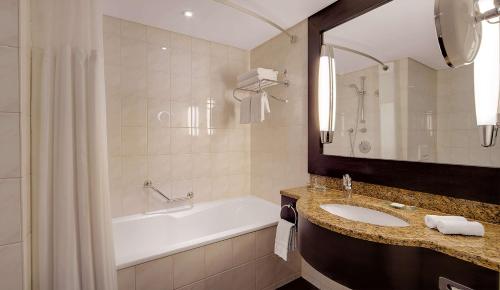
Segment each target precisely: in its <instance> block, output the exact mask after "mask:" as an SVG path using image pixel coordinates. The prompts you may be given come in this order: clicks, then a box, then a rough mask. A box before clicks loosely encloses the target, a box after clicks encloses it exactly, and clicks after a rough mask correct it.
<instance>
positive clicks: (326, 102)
mask: <svg viewBox="0 0 500 290" xmlns="http://www.w3.org/2000/svg"><path fill="white" fill-rule="evenodd" d="M336 106H337V88H336V83H335V59H334V57H333V46H332V45H326V44H323V45H322V46H321V54H320V59H319V74H318V115H319V130H320V136H321V143H323V144H328V143H332V142H333V133H334V132H335V117H336V116H335V115H336V111H337V110H336Z"/></svg>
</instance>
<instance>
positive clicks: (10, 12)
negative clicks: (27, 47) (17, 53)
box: [0, 0, 19, 46]
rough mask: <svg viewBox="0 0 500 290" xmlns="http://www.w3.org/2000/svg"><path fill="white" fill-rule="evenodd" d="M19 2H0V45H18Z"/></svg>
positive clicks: (6, 0)
mask: <svg viewBox="0 0 500 290" xmlns="http://www.w3.org/2000/svg"><path fill="white" fill-rule="evenodd" d="M18 30H19V0H2V1H1V2H0V45H10V46H18V45H19V32H18Z"/></svg>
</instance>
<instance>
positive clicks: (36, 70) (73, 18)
mask: <svg viewBox="0 0 500 290" xmlns="http://www.w3.org/2000/svg"><path fill="white" fill-rule="evenodd" d="M100 1H101V0H36V1H32V2H31V3H32V37H33V54H32V129H33V130H32V137H33V149H32V169H33V173H32V184H33V190H32V195H33V201H32V209H33V218H32V220H33V246H32V249H33V255H32V256H33V261H32V265H33V267H32V268H33V289H40V290H116V289H117V286H116V268H115V260H114V249H113V241H112V227H111V214H110V205H109V185H108V171H107V142H106V138H107V137H106V98H105V88H104V65H103V47H102V37H103V36H102V8H101V3H100Z"/></svg>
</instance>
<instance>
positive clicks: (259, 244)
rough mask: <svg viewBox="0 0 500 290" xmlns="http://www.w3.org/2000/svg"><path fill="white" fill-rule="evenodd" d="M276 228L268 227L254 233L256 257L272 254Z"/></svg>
mask: <svg viewBox="0 0 500 290" xmlns="http://www.w3.org/2000/svg"><path fill="white" fill-rule="evenodd" d="M275 238H276V227H275V226H273V227H269V228H266V229H263V230H260V231H257V232H256V233H255V243H256V250H255V252H256V257H257V258H260V257H263V256H265V255H268V254H272V253H273V252H274V240H275Z"/></svg>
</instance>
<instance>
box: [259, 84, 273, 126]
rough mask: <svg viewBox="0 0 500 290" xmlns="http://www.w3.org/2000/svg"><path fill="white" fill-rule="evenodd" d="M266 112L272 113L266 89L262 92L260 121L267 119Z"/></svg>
mask: <svg viewBox="0 0 500 290" xmlns="http://www.w3.org/2000/svg"><path fill="white" fill-rule="evenodd" d="M266 113H268V114H269V113H271V108H270V107H269V98H268V96H267V93H266V92H265V91H262V93H261V104H260V121H261V122H264V120H265V119H266Z"/></svg>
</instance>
